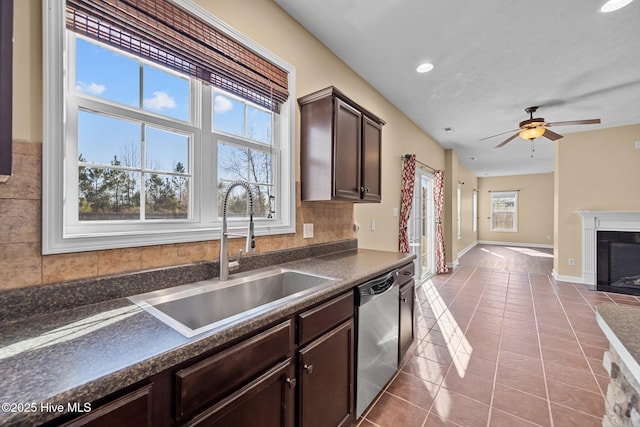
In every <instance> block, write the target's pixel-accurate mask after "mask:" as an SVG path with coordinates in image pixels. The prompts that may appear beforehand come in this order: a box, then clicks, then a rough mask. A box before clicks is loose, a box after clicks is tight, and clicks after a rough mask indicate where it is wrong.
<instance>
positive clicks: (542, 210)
mask: <svg viewBox="0 0 640 427" xmlns="http://www.w3.org/2000/svg"><path fill="white" fill-rule="evenodd" d="M553 177H554V174H553V173H546V174H533V175H515V176H499V177H481V178H479V179H478V191H479V193H478V214H479V215H478V216H479V219H478V240H481V241H489V242H508V243H519V244H534V245H553V218H554V214H553V212H554V211H553V208H554V194H553ZM509 190H520V192H519V193H518V232H516V233H505V232H494V231H490V222H491V221H490V219H489V218H490V217H491V194H490V193H489V191H509Z"/></svg>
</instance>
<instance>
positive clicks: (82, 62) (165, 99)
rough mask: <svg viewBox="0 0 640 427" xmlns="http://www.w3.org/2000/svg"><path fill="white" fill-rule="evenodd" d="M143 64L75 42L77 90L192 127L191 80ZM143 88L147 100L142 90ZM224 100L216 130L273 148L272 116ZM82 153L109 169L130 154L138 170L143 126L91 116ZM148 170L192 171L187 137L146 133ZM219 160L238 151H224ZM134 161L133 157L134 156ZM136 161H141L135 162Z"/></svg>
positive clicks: (83, 130) (81, 132)
mask: <svg viewBox="0 0 640 427" xmlns="http://www.w3.org/2000/svg"><path fill="white" fill-rule="evenodd" d="M142 76H143V77H142V81H141V79H140V62H138V61H136V60H135V59H131V58H129V57H127V56H125V55H122V54H119V53H117V52H115V51H113V50H111V49H108V48H103V47H101V46H98V45H97V44H95V43H92V42H90V41H87V40H85V39H82V38H81V37H77V38H76V82H75V83H76V85H75V86H76V90H78V91H80V92H83V93H86V94H89V95H92V96H96V97H99V98H103V99H106V100H109V101H113V102H117V103H120V104H124V105H127V106H131V107H134V108H141V109H143V110H146V111H152V112H154V113H158V114H162V115H166V116H168V117H171V118H175V119H179V120H184V121H188V120H189V117H190V111H189V95H190V91H189V80H188V79H186V78H183V77H181V76H177V75H175V74H172V73H168V72H166V71H163V70H161V69H158V68H155V67H152V66H149V65H146V64H145V65H143V67H142ZM141 86H142V88H143V89H142V99H140V87H141ZM246 121H247V126H246V127H245V126H244V122H245V109H244V103H242V102H240V101H237V100H235V99H233V98H231V97H228V96H224V95H223V94H220V93H216V94H214V122H215V127H216V129H217V130H220V131H223V132H227V133H230V134H234V135H240V136H248V137H251V138H252V139H254V140H256V141H258V142H263V143H266V144H269V143H270V142H271V114H270V113H268V112H265V111H263V110H260V109H258V108H254V107H252V106H248V107H247V110H246ZM78 139H79V140H78V153H79V154H82V155H83V157H84V158H85V159H86V160H87V161H89V162H95V163H101V164H105V165H109V164H110V162H111V160H112V159H113V156H114V155H117V156H118V158H119V159H121V160H124V159H123V157H125V152H129V153H131V152H132V151H133V152H134V153H137V160H138V162H137V164H135V165H131V166H134V167H139V166H140V165H139V162H140V158H141V156H140V154H141V153H140V147H141V125H140V124H139V123H135V122H128V121H125V120H121V119H116V118H112V117H107V116H104V115H99V114H95V113H91V112H87V111H81V112H80V113H79V116H78ZM146 146H147V152H146V157H147V159H146V160H147V161H146V166H147V167H151V168H153V169H159V170H167V171H171V170H173V169H174V167H175V165H176V163H177V162H182V163H183V164H184V165H185V167H187V165H188V139H187V137H186V136H184V135H180V134H177V133H173V132H168V131H164V130H160V129H157V128H151V127H147V129H146ZM220 148H221V150H220V153H219V154H220V157H222V158H224V157H226V156H229V155H232V152H233V150H227V149H225V148H223V147H220ZM129 157H130V158H131V157H132V156H129ZM133 157H136V156H133Z"/></svg>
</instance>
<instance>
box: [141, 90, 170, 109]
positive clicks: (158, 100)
mask: <svg viewBox="0 0 640 427" xmlns="http://www.w3.org/2000/svg"><path fill="white" fill-rule="evenodd" d="M143 105H144V108H148V109H150V110H164V109H165V108H176V101H175V100H174V99H173V98H172V97H171V96H169V94H168V93H167V92H153V97H152V98H147V99H145V100H144V101H143Z"/></svg>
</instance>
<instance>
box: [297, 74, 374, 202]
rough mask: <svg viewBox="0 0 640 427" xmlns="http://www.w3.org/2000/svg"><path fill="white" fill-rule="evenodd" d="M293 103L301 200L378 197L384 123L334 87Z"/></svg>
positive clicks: (352, 199) (368, 200) (365, 199)
mask: <svg viewBox="0 0 640 427" xmlns="http://www.w3.org/2000/svg"><path fill="white" fill-rule="evenodd" d="M298 104H300V117H301V118H300V120H301V122H300V125H301V134H300V180H301V186H302V189H301V190H302V200H343V201H354V202H380V200H381V149H382V126H383V125H384V124H385V122H384V121H383V120H382V119H380V118H379V117H377V116H375V115H374V114H372V113H371V112H369V111H367V110H365V109H364V108H362V107H361V106H360V105H358V104H356V103H355V102H353V101H352V100H351V99H349V98H348V97H347V96H346V95H344V94H343V93H342V92H340V91H339V90H338V89H336V88H335V87H333V86H331V87H328V88H326V89H322V90H320V91H318V92H314V93H312V94H309V95H306V96H303V97H302V98H299V99H298Z"/></svg>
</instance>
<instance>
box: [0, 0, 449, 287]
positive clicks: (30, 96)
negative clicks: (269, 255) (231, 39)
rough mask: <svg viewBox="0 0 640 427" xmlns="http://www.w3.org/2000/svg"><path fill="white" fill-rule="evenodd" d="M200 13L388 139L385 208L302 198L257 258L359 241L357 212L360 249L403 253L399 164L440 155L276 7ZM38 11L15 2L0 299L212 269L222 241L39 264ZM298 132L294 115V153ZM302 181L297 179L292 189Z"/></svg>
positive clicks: (253, 0) (248, 4)
mask: <svg viewBox="0 0 640 427" xmlns="http://www.w3.org/2000/svg"><path fill="white" fill-rule="evenodd" d="M196 3H198V4H199V5H200V6H202V7H203V8H205V9H207V10H208V11H210V12H211V13H212V14H213V15H215V16H217V17H218V18H220V19H222V20H223V21H225V22H226V23H228V24H229V25H230V26H232V27H233V28H235V29H237V30H238V31H240V32H241V33H243V34H244V35H246V36H248V37H249V38H251V39H253V40H255V41H256V42H258V43H259V44H261V45H262V46H264V47H265V48H266V49H268V50H270V51H271V52H273V53H275V54H276V55H278V56H280V57H281V58H283V59H284V60H285V61H287V62H289V63H291V64H292V65H294V66H295V67H296V74H297V83H296V96H297V97H299V96H302V95H304V94H307V93H310V92H313V91H316V90H318V89H321V88H324V87H326V86H329V85H334V86H336V87H338V88H340V89H341V90H342V91H343V92H345V93H346V94H347V95H348V96H350V97H351V98H353V99H354V100H355V101H356V102H358V103H360V104H361V105H363V106H365V107H366V108H367V109H369V110H370V111H372V112H373V113H375V114H377V115H379V116H380V117H382V118H383V119H384V120H385V121H386V122H387V125H386V126H385V127H384V129H383V187H382V197H383V202H382V203H380V204H375V205H358V206H356V207H355V208H354V207H353V205H352V204H349V203H319V202H314V203H300V201H299V193H298V202H297V209H296V224H297V227H296V229H297V232H296V233H295V234H289V235H281V236H274V237H269V238H259V239H257V248H258V251H267V250H275V249H281V248H289V247H298V246H304V245H308V244H314V243H323V242H330V241H337V240H343V239H346V238H352V237H356V234H355V233H354V232H353V231H352V224H353V221H354V211H355V219H356V220H358V221H359V222H360V224H361V225H362V229H361V231H360V233H359V234H358V235H357V237H358V239H359V245H360V246H361V247H366V248H375V249H384V250H397V241H398V238H397V234H398V218H397V217H394V216H393V208H394V207H399V204H400V175H401V173H400V171H401V163H400V156H401V155H402V154H405V153H416V154H417V156H418V159H419V160H421V161H423V162H426V163H429V164H430V165H432V166H434V167H436V168H442V167H444V150H443V149H442V148H441V147H440V146H439V145H438V144H437V143H435V142H434V141H433V140H432V139H431V138H429V137H428V136H427V135H426V134H424V133H423V132H422V131H420V130H419V129H418V128H417V127H416V126H415V125H414V124H413V123H412V122H411V121H410V120H408V119H407V118H406V117H405V116H404V115H403V114H402V113H400V112H399V111H398V110H397V109H396V108H395V107H394V106H393V105H391V104H390V103H389V102H388V101H387V100H386V99H385V98H384V97H382V96H381V95H380V94H379V93H378V92H376V91H375V90H374V89H373V88H372V87H371V86H370V85H369V84H368V83H367V82H365V81H364V80H363V79H361V78H360V77H359V76H358V75H357V74H356V73H355V72H354V71H353V70H351V69H350V68H349V67H348V66H346V65H345V64H344V63H343V62H342V61H340V60H339V59H338V58H337V57H336V56H335V55H334V54H333V53H331V52H330V51H329V50H328V49H327V48H326V47H325V46H324V45H322V44H321V43H320V42H319V41H318V40H317V39H316V38H314V37H313V36H312V35H311V34H309V33H308V32H307V31H306V30H304V29H303V28H302V27H301V26H300V25H299V24H298V23H297V22H296V21H295V20H293V19H292V18H291V17H290V16H289V15H287V14H286V13H285V12H284V11H283V10H282V9H280V7H279V6H277V5H276V4H275V3H274V2H272V1H271V0H244V1H241V2H238V1H235V0H215V1H213V0H197V1H196ZM41 10H42V5H41V1H39V0H29V1H16V2H15V15H14V27H15V33H14V39H15V44H14V88H16V89H17V90H14V101H13V117H14V122H13V138H14V152H15V156H14V176H13V177H12V178H11V179H10V180H9V182H8V183H7V184H0V215H2V222H1V223H0V289H2V288H4V289H8V288H16V287H24V286H30V285H36V284H43V283H44V284H46V283H52V282H56V281H62V280H73V279H80V278H90V277H96V276H101V275H106V274H117V273H122V272H128V271H137V270H142V269H146V268H154V267H162V266H170V265H178V264H184V263H189V262H195V261H201V260H207V259H215V258H216V257H217V254H218V245H217V244H218V242H217V241H214V242H195V243H185V244H177V245H160V246H152V247H144V248H124V249H115V250H108V251H95V252H84V253H81V254H65V255H50V256H41V255H40V235H41V225H40V221H41V207H40V200H41V190H40V182H41V176H40V175H41V145H42V18H41V13H42V11H41ZM299 126H300V123H299V115H297V117H296V146H297V147H299V135H300V131H299ZM297 153H299V150H297ZM296 164H299V156H298V157H297V159H296ZM299 176H300V174H299V169H298V170H297V171H296V181H299ZM371 219H375V220H376V223H377V224H376V225H377V226H376V230H375V231H371V230H370V221H371ZM303 222H312V223H314V225H315V227H314V233H315V236H314V238H313V239H302V232H301V228H302V223H303ZM231 250H233V248H232V249H231Z"/></svg>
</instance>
